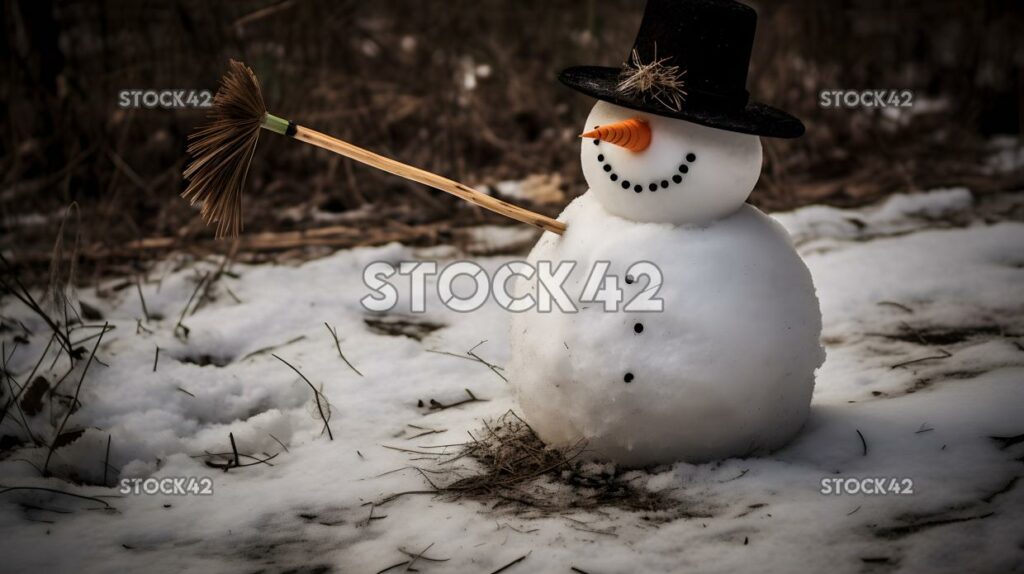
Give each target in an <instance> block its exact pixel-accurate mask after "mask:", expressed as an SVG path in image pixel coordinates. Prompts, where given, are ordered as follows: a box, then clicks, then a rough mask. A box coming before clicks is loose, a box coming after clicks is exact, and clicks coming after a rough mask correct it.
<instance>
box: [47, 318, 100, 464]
mask: <svg viewBox="0 0 1024 574" xmlns="http://www.w3.org/2000/svg"><path fill="white" fill-rule="evenodd" d="M106 333H107V323H104V324H103V330H101V331H100V336H99V337H97V339H96V344H95V345H93V347H92V352H91V353H89V360H88V361H86V363H85V368H83V369H82V376H81V377H79V378H78V386H77V387H75V397H74V400H72V401H71V406H70V407H68V412H67V413H65V414H64V420H62V421H61V422H60V426H59V427H58V428H57V434H55V435H54V436H53V442H51V443H50V450H49V452H47V453H46V462H44V463H43V474H44V475H45V474H46V473H47V469H48V467H49V465H50V458H51V457H52V456H53V451H54V450H56V448H57V440H58V439H59V438H60V435H61V433H63V432H64V425H66V424H67V423H68V419H69V418H71V412H72V411H73V410H74V406H75V404H76V403H78V394H79V393H80V392H81V391H82V383H83V382H85V374H86V373H88V372H89V366H90V365H92V361H93V359H94V358H95V357H96V350H97V349H99V348H100V342H102V341H103V335H105V334H106Z"/></svg>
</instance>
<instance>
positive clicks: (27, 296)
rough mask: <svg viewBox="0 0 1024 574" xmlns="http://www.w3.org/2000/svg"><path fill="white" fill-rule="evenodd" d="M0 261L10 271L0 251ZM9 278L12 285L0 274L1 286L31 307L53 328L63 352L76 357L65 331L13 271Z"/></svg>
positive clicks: (10, 268) (10, 267) (8, 263)
mask: <svg viewBox="0 0 1024 574" xmlns="http://www.w3.org/2000/svg"><path fill="white" fill-rule="evenodd" d="M0 262H3V264H4V267H5V268H6V269H7V270H8V271H11V270H12V269H13V267H12V266H11V264H10V262H9V261H7V258H6V257H4V256H3V254H2V253H0ZM11 279H12V280H13V281H14V285H11V284H10V283H8V282H7V281H6V280H4V278H3V276H2V275H0V286H2V287H3V288H4V289H6V290H7V291H10V292H11V294H13V295H14V297H15V298H17V299H18V300H19V301H21V302H22V303H24V304H25V306H26V307H28V308H29V309H31V310H32V311H33V312H34V313H35V314H36V315H39V316H40V317H41V318H42V319H43V321H44V322H45V323H46V324H47V326H49V327H50V329H51V330H53V333H54V334H55V335H56V336H57V340H58V341H59V342H60V344H61V346H62V347H64V350H65V352H67V354H68V355H69V356H70V357H71V358H72V360H74V359H75V358H77V357H75V352H74V349H73V348H72V346H71V339H70V338H69V337H68V336H67V334H66V333H64V332H63V331H62V330H61V328H60V325H58V324H57V323H56V322H55V321H54V320H53V319H51V318H50V316H49V315H47V314H46V312H45V311H43V308H42V307H40V306H39V303H37V302H36V300H35V298H33V297H32V294H31V293H30V292H29V290H28V289H27V288H26V287H25V285H24V284H23V283H22V282H21V280H20V279H18V278H17V277H16V276H15V275H14V274H13V273H11ZM15 286H17V287H18V289H21V291H20V292H19V291H18V290H17V289H15V288H14V287H15Z"/></svg>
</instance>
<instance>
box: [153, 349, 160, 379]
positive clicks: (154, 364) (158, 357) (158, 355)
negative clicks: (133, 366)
mask: <svg viewBox="0 0 1024 574" xmlns="http://www.w3.org/2000/svg"><path fill="white" fill-rule="evenodd" d="M159 360H160V345H156V352H155V353H154V354H153V372H154V373H155V372H156V364H157V362H158V361H159Z"/></svg>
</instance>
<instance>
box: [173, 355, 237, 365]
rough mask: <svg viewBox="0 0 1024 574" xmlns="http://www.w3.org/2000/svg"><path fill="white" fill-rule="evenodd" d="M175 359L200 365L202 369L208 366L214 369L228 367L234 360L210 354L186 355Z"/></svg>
mask: <svg viewBox="0 0 1024 574" xmlns="http://www.w3.org/2000/svg"><path fill="white" fill-rule="evenodd" d="M175 359H178V360H179V361H181V362H182V363H188V364H190V365H198V366H200V367H206V366H208V365H213V366H214V367H226V366H228V365H230V364H231V362H232V360H233V359H232V358H231V357H220V356H216V355H211V354H208V353H200V354H198V355H187V354H186V355H181V356H178V357H175Z"/></svg>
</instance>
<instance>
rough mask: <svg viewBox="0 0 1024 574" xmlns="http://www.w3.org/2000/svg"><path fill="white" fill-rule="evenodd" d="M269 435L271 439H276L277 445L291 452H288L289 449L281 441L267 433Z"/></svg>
mask: <svg viewBox="0 0 1024 574" xmlns="http://www.w3.org/2000/svg"><path fill="white" fill-rule="evenodd" d="M267 434H268V435H270V438H272V439H274V442H276V443H277V444H279V445H281V448H283V449H284V451H285V452H291V451H290V450H288V447H287V446H286V445H285V444H284V443H283V442H281V439H279V438H277V437H276V436H274V435H273V434H272V433H267Z"/></svg>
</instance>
